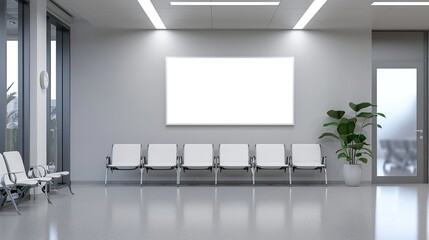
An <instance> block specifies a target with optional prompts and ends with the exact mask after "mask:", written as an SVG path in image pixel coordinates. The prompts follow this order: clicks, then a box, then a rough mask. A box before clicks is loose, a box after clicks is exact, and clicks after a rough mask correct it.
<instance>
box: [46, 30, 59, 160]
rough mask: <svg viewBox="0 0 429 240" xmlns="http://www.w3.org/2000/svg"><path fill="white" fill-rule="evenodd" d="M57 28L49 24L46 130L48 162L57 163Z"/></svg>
mask: <svg viewBox="0 0 429 240" xmlns="http://www.w3.org/2000/svg"><path fill="white" fill-rule="evenodd" d="M56 32H57V28H56V27H55V26H54V25H51V39H50V50H51V55H50V101H49V103H50V107H49V110H50V115H49V116H50V119H49V121H50V122H49V131H48V163H53V164H55V165H57V136H58V133H57V112H56V106H57V40H56Z"/></svg>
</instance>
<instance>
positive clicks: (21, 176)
mask: <svg viewBox="0 0 429 240" xmlns="http://www.w3.org/2000/svg"><path fill="white" fill-rule="evenodd" d="M3 156H4V159H5V160H6V161H5V162H6V166H7V170H8V171H9V172H13V173H16V179H17V181H18V182H19V181H22V180H27V179H28V177H27V174H26V172H25V167H24V162H23V161H22V157H21V154H20V153H19V152H17V151H10V152H4V153H3Z"/></svg>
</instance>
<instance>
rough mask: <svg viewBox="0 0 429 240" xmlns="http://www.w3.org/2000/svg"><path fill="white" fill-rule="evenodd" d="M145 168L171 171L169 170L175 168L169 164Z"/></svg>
mask: <svg viewBox="0 0 429 240" xmlns="http://www.w3.org/2000/svg"><path fill="white" fill-rule="evenodd" d="M145 167H146V168H152V169H171V168H174V167H175V166H172V165H171V164H162V163H158V164H146V165H145Z"/></svg>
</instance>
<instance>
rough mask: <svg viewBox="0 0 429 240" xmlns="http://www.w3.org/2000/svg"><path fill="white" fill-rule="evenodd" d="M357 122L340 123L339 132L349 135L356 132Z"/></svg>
mask: <svg viewBox="0 0 429 240" xmlns="http://www.w3.org/2000/svg"><path fill="white" fill-rule="evenodd" d="M355 128H356V124H355V123H354V122H348V123H340V124H339V125H338V127H337V132H338V133H339V134H340V135H348V134H350V133H354V131H355Z"/></svg>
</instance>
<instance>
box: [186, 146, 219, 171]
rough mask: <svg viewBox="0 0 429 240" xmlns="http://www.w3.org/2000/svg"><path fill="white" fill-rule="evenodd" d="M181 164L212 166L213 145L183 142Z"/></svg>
mask: <svg viewBox="0 0 429 240" xmlns="http://www.w3.org/2000/svg"><path fill="white" fill-rule="evenodd" d="M183 166H194V167H199V166H201V167H202V166H204V167H209V166H213V145H212V144H185V146H184V147H183Z"/></svg>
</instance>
